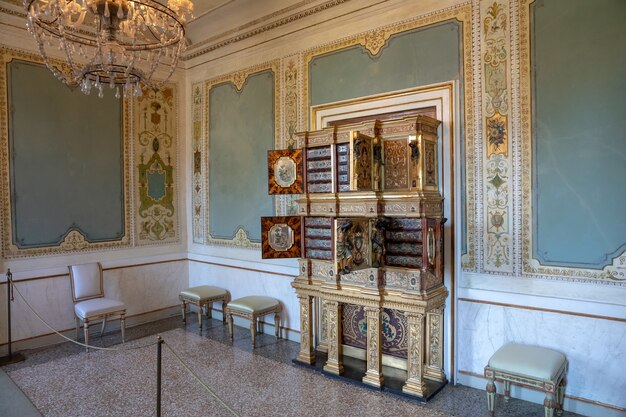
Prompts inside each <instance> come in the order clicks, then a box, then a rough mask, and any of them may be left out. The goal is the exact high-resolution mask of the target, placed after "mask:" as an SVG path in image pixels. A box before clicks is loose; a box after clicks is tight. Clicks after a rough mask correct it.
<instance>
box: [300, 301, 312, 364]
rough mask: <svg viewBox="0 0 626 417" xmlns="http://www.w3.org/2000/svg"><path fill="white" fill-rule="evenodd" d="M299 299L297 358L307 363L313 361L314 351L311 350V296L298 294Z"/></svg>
mask: <svg viewBox="0 0 626 417" xmlns="http://www.w3.org/2000/svg"><path fill="white" fill-rule="evenodd" d="M298 300H300V353H298V358H297V359H298V360H299V361H300V362H304V363H307V364H309V365H311V364H313V363H315V353H314V352H313V326H312V322H313V320H312V319H313V317H312V314H311V312H312V308H311V306H312V301H313V297H310V296H308V295H298Z"/></svg>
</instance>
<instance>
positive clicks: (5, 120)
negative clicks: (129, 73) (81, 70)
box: [0, 48, 132, 259]
mask: <svg viewBox="0 0 626 417" xmlns="http://www.w3.org/2000/svg"><path fill="white" fill-rule="evenodd" d="M13 60H19V61H24V62H26V63H35V64H41V63H42V60H41V58H40V57H39V56H37V55H34V54H31V53H28V52H23V51H18V50H12V49H6V48H0V126H1V127H0V161H1V163H0V179H1V181H0V202H1V204H2V233H1V235H2V257H3V258H4V259H13V258H21V257H35V256H44V255H57V254H68V253H72V252H82V251H95V250H106V249H115V248H123V247H128V246H130V244H131V234H132V231H131V227H130V217H131V215H130V213H131V205H130V198H129V184H130V180H129V178H130V174H129V160H130V151H129V147H130V138H129V136H130V126H129V122H130V103H129V102H128V101H124V102H123V105H122V111H121V114H122V122H121V127H122V142H123V143H122V150H121V157H122V161H121V166H122V168H121V169H122V171H123V175H122V184H121V189H122V196H121V197H120V198H121V199H122V207H123V213H122V219H121V222H122V225H121V227H122V229H123V234H122V236H121V238H119V239H117V238H116V239H114V240H108V241H100V242H97V241H90V240H89V239H88V238H87V236H86V235H85V234H84V233H83V232H82V231H81V230H79V229H78V228H76V227H75V225H70V227H69V228H68V229H67V230H66V232H65V234H64V235H61V236H60V237H59V241H58V243H57V244H54V245H46V246H38V247H30V248H20V247H18V246H17V245H16V244H15V243H14V242H13V240H14V236H13V231H12V222H13V221H12V218H11V216H12V205H13V203H12V201H11V198H12V197H11V162H10V161H11V160H12V158H11V155H10V149H9V131H8V124H9V113H8V112H9V109H10V103H9V102H8V100H9V94H8V87H9V84H8V83H9V79H8V75H7V68H8V64H9V63H10V62H11V61H13ZM54 82H57V81H56V80H54Z"/></svg>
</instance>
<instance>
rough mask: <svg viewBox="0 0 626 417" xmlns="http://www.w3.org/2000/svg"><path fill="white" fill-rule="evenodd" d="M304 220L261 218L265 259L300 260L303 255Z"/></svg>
mask: <svg viewBox="0 0 626 417" xmlns="http://www.w3.org/2000/svg"><path fill="white" fill-rule="evenodd" d="M301 224H302V219H301V217H298V216H277V217H261V255H262V258H263V259H277V258H299V257H300V254H301V253H302V227H301Z"/></svg>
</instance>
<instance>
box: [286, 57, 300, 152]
mask: <svg viewBox="0 0 626 417" xmlns="http://www.w3.org/2000/svg"><path fill="white" fill-rule="evenodd" d="M284 81H285V86H284V88H285V129H284V132H283V136H284V138H285V145H286V147H287V149H293V148H295V147H297V138H296V132H298V131H299V128H298V66H297V64H296V59H295V58H290V59H289V60H287V61H286V64H285V69H284Z"/></svg>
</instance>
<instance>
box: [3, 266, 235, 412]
mask: <svg viewBox="0 0 626 417" xmlns="http://www.w3.org/2000/svg"><path fill="white" fill-rule="evenodd" d="M9 283H10V284H11V285H10V287H12V289H14V290H15V292H16V293H17V295H18V296H19V297H20V298H21V299H22V301H23V302H24V304H26V307H28V309H29V310H30V311H31V312H32V313H33V314H34V315H35V317H37V318H38V319H39V320H40V321H41V322H42V323H43V324H44V325H45V326H46V327H47V328H48V329H50V330H51V331H53V332H54V333H56V334H57V335H59V336H61V337H62V338H63V339H65V340H67V341H69V342H72V343H74V344H76V345H79V346H83V347H86V348H92V349H96V350H106V351H130V350H138V349H144V348H147V347H151V346H154V345H159V348H160V345H161V344H164V345H165V346H166V347H167V348H168V349H169V351H170V352H172V354H173V355H174V357H175V358H176V359H177V360H178V362H180V364H181V365H182V366H183V368H185V369H186V370H187V372H189V374H191V376H192V377H193V378H194V379H195V380H196V381H198V383H199V384H200V385H202V387H203V388H204V389H205V390H206V391H207V392H208V393H209V394H211V396H212V397H213V398H215V399H216V400H217V401H218V402H219V403H220V404H221V405H223V406H224V407H225V408H226V409H227V410H228V411H230V413H231V414H232V415H234V416H236V417H241V416H240V415H239V414H237V412H235V411H234V410H233V409H232V408H230V406H229V405H228V404H226V403H225V402H224V401H223V400H222V399H221V398H220V397H219V396H218V395H217V394H216V393H215V392H213V390H212V389H211V388H210V387H209V386H208V385H207V384H205V383H204V381H202V379H200V377H199V376H198V375H197V374H196V373H195V372H194V371H193V370H192V369H191V368H190V367H189V366H188V365H187V364H186V363H185V361H183V360H182V358H181V357H180V356H179V355H178V354H177V353H176V352H175V351H174V349H173V348H172V347H171V346H170V345H169V344H168V343H166V342H165V340H163V339H162V338H161V336H159V337H158V338H157V341H156V342H152V343H148V344H145V345H141V346H134V347H117V348H112V347H100V346H93V345H88V344H85V343H81V342H78V341H76V340H74V339H70V338H69V337H67V336H65V335H64V334H62V333H60V332H59V331H57V330H56V329H55V328H54V327H52V326H51V325H50V324H48V322H46V321H45V320H44V319H43V318H42V317H41V316H40V315H39V313H37V311H36V310H35V309H34V308H33V307H32V306H31V305H30V303H29V302H28V301H26V298H25V297H24V295H23V294H22V293H21V292H20V290H19V289H18V288H17V286H16V285H15V283H14V282H13V280H12V279H10V278H9ZM12 295H13V294H11V296H12ZM158 356H159V360H160V352H159V355H158ZM159 368H160V366H159ZM160 375H161V372H160V369H159V371H158V379H160ZM159 385H160V384H159ZM160 391H161V390H160V387H159V389H158V394H157V395H158V396H157V402H158V407H159V409H158V411H157V415H160Z"/></svg>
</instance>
